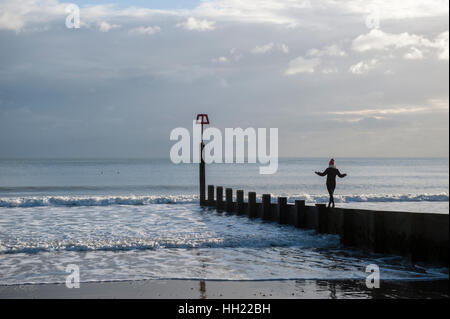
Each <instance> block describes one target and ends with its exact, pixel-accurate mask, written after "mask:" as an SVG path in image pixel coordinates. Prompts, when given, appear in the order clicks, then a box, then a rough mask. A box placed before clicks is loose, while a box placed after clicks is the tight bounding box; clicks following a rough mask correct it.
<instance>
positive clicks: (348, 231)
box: [202, 185, 449, 267]
mask: <svg viewBox="0 0 450 319" xmlns="http://www.w3.org/2000/svg"><path fill="white" fill-rule="evenodd" d="M272 201H273V200H272V198H271V195H270V194H263V195H262V197H261V201H257V200H256V193H254V192H249V193H248V196H247V201H245V200H244V191H243V190H237V191H236V194H235V196H233V190H232V189H231V188H226V189H225V190H224V189H223V187H221V186H217V187H214V186H213V185H208V197H207V199H206V200H205V201H204V202H203V203H202V206H206V207H214V208H216V209H217V210H220V211H225V212H229V213H235V214H238V215H246V216H248V217H249V218H261V219H264V220H267V221H272V222H277V223H280V224H288V225H292V226H294V227H298V228H305V229H315V230H316V231H317V232H318V233H324V234H337V235H339V236H340V240H341V243H342V245H343V246H348V247H357V248H362V249H366V250H369V251H372V252H375V253H384V254H394V255H402V256H406V257H408V258H410V259H411V260H412V261H414V262H427V263H436V264H441V265H445V266H447V267H448V263H449V215H448V214H432V213H412V212H395V211H375V210H363V209H348V208H327V207H326V205H325V204H316V205H314V206H308V205H306V204H305V201H304V200H296V201H295V203H294V204H291V203H287V198H286V197H278V198H277V199H276V203H273V202H272Z"/></svg>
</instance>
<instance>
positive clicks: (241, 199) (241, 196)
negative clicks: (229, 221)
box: [236, 190, 244, 215]
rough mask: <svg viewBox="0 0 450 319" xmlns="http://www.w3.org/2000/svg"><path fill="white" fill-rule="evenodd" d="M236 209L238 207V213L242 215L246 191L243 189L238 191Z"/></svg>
mask: <svg viewBox="0 0 450 319" xmlns="http://www.w3.org/2000/svg"><path fill="white" fill-rule="evenodd" d="M236 209H237V213H238V215H241V214H243V213H244V191H243V190H237V191H236Z"/></svg>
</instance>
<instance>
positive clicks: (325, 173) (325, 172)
mask: <svg viewBox="0 0 450 319" xmlns="http://www.w3.org/2000/svg"><path fill="white" fill-rule="evenodd" d="M314 173H316V174H317V175H319V176H325V175H327V174H328V168H327V169H326V170H325V171H324V172H323V173H321V172H314Z"/></svg>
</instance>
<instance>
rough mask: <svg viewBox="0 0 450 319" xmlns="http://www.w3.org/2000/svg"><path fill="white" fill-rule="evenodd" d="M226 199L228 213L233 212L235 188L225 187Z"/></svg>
mask: <svg viewBox="0 0 450 319" xmlns="http://www.w3.org/2000/svg"><path fill="white" fill-rule="evenodd" d="M225 199H226V202H227V205H226V211H227V212H228V213H231V212H233V190H232V189H231V188H226V189H225Z"/></svg>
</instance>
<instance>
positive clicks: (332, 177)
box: [316, 167, 347, 187]
mask: <svg viewBox="0 0 450 319" xmlns="http://www.w3.org/2000/svg"><path fill="white" fill-rule="evenodd" d="M316 174H317V175H319V176H325V175H327V185H328V186H333V187H334V186H336V176H339V177H340V178H342V177H345V176H347V174H341V172H339V170H338V169H337V168H334V167H328V168H327V169H326V170H325V171H324V172H323V173H321V172H316Z"/></svg>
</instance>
